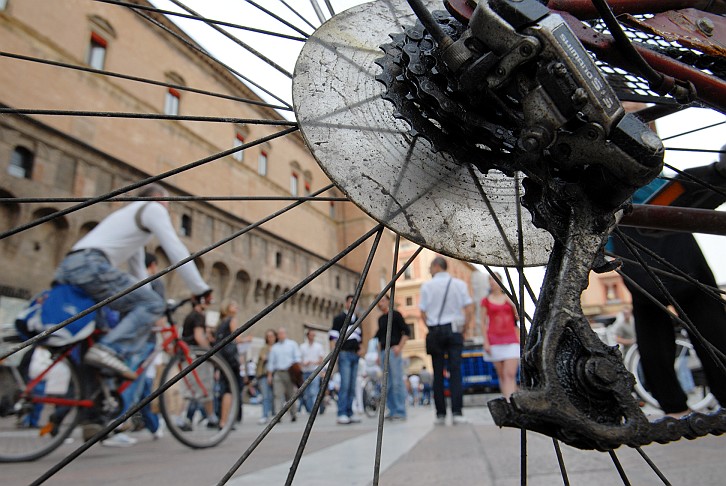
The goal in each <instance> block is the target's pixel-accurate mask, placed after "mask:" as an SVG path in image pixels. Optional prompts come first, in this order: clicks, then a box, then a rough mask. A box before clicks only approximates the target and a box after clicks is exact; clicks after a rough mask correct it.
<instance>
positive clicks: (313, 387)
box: [306, 373, 320, 413]
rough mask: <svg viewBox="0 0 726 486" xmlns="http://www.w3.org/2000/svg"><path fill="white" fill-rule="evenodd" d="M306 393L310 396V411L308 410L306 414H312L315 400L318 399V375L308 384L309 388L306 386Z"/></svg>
mask: <svg viewBox="0 0 726 486" xmlns="http://www.w3.org/2000/svg"><path fill="white" fill-rule="evenodd" d="M311 374H312V373H311ZM306 391H307V392H308V394H309V395H310V409H309V410H308V413H312V411H313V407H314V406H315V400H316V399H317V398H318V394H319V393H320V375H318V376H316V377H315V378H313V381H311V382H310V386H308V388H307V390H306Z"/></svg>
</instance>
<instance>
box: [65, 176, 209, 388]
mask: <svg viewBox="0 0 726 486" xmlns="http://www.w3.org/2000/svg"><path fill="white" fill-rule="evenodd" d="M139 196H140V197H145V198H152V197H167V196H168V192H167V191H166V189H164V188H163V187H162V186H160V185H158V184H150V185H149V186H146V187H145V188H144V189H142V190H141V192H140V193H139ZM167 208H168V202H166V201H158V202H157V201H136V202H133V203H131V204H129V205H127V206H124V207H122V208H121V209H118V210H116V211H114V212H113V213H111V214H110V215H108V216H107V217H106V218H105V219H104V220H103V221H101V222H100V223H99V224H98V225H97V226H96V227H95V228H93V229H92V230H91V231H90V232H89V233H88V234H87V235H86V236H84V237H83V238H81V239H80V240H79V241H78V242H77V243H76V244H75V245H73V248H72V249H71V251H70V252H69V253H68V254H67V255H66V257H65V258H64V259H63V261H62V262H61V264H60V266H59V267H58V269H57V270H56V273H55V277H54V282H55V283H57V284H69V285H74V286H76V287H78V288H80V289H82V290H83V291H84V292H86V293H87V294H88V295H89V296H90V297H91V298H93V299H94V300H96V301H101V300H104V299H107V298H109V297H111V296H113V295H115V294H117V293H119V292H121V291H123V290H124V289H126V288H128V287H130V286H132V285H134V284H135V283H137V282H138V281H140V280H142V279H144V278H146V277H147V276H148V275H147V272H146V268H145V265H144V246H145V245H146V244H147V243H148V242H149V241H150V240H151V238H152V237H153V236H156V237H157V239H158V240H159V242H160V244H161V247H162V248H163V249H164V251H165V252H166V255H167V257H168V258H169V260H170V261H171V262H174V263H176V262H179V261H180V260H182V259H184V258H186V257H188V256H189V251H188V250H187V248H186V247H185V246H184V244H183V243H182V242H181V241H180V240H179V237H178V236H177V235H176V231H175V230H174V226H173V225H172V223H171V218H170V217H169V211H168V209H167ZM123 264H128V267H129V272H128V273H127V272H124V271H123V270H121V269H120V267H121V265H123ZM179 273H180V274H181V276H182V279H183V280H184V282H185V283H186V285H187V287H188V288H189V290H190V291H191V292H192V294H194V295H196V296H199V297H202V298H204V299H207V300H209V299H210V297H211V289H210V287H209V285H207V283H206V282H205V281H204V280H203V279H202V276H201V275H200V273H199V270H198V269H197V267H196V265H194V263H193V262H189V263H187V264H185V265H183V266H181V267H179ZM109 307H110V308H111V309H114V310H116V311H118V312H119V313H120V321H119V323H118V324H117V325H116V326H115V327H114V328H113V329H111V330H110V331H109V332H108V333H107V334H105V335H104V336H103V337H102V338H101V339H99V341H98V342H97V343H96V344H94V345H93V346H92V347H91V348H90V349H89V350H88V352H87V353H86V355H85V357H84V362H85V363H86V364H88V365H90V366H94V367H98V368H104V369H108V370H111V371H113V372H115V373H116V374H119V375H121V376H123V377H124V378H126V379H136V374H135V373H134V372H133V371H132V370H131V368H129V367H128V366H127V365H126V363H125V361H126V360H127V359H128V358H129V357H131V356H133V355H134V354H136V353H138V352H140V351H141V350H142V348H143V346H144V344H145V343H146V342H147V341H148V338H149V334H150V333H151V329H152V326H153V324H154V323H155V322H156V321H157V320H158V319H159V318H161V317H162V316H163V315H164V310H165V303H164V299H163V298H162V297H161V296H159V294H157V293H156V292H154V291H153V290H152V289H151V286H150V285H146V286H143V287H141V288H138V289H136V290H134V291H133V292H130V293H128V294H126V295H124V296H122V297H120V298H118V299H116V300H114V301H113V302H111V303H110V304H109Z"/></svg>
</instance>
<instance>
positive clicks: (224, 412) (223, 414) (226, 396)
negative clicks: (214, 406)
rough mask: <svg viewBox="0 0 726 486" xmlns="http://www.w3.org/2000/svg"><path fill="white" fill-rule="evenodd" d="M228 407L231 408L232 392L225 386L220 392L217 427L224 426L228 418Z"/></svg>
mask: <svg viewBox="0 0 726 486" xmlns="http://www.w3.org/2000/svg"><path fill="white" fill-rule="evenodd" d="M230 408H232V394H231V393H230V392H229V389H228V388H227V387H225V389H224V390H223V392H222V400H221V402H220V405H219V428H222V427H224V425H225V424H226V423H227V420H228V419H229V412H230Z"/></svg>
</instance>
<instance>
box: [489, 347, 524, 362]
mask: <svg viewBox="0 0 726 486" xmlns="http://www.w3.org/2000/svg"><path fill="white" fill-rule="evenodd" d="M507 359H519V344H518V343H513V344H492V346H491V352H490V353H489V356H488V357H487V361H491V362H492V363H494V362H497V361H504V360H507Z"/></svg>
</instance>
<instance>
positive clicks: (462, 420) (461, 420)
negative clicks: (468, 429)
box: [451, 415, 469, 425]
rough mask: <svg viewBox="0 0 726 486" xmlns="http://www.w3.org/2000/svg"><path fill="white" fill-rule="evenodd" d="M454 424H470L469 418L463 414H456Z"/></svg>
mask: <svg viewBox="0 0 726 486" xmlns="http://www.w3.org/2000/svg"><path fill="white" fill-rule="evenodd" d="M451 423H453V424H454V425H462V424H468V423H469V420H468V419H467V418H466V417H464V416H463V415H454V417H453V419H452V422H451Z"/></svg>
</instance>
